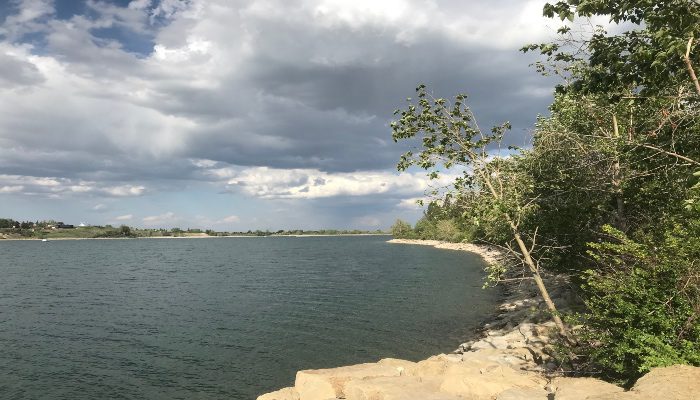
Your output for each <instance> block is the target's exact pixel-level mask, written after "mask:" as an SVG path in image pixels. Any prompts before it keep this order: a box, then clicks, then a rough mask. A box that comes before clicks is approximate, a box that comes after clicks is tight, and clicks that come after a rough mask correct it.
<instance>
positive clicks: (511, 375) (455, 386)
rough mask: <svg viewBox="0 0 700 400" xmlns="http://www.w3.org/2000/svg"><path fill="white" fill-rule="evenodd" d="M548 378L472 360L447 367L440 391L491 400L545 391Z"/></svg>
mask: <svg viewBox="0 0 700 400" xmlns="http://www.w3.org/2000/svg"><path fill="white" fill-rule="evenodd" d="M546 384H547V381H546V379H544V378H543V377H542V376H541V375H539V374H537V373H533V372H526V371H519V370H515V369H513V368H511V367H509V366H507V365H503V364H500V363H496V362H485V361H476V360H475V361H471V362H462V363H452V364H449V365H448V366H447V369H446V370H445V373H444V378H443V381H442V384H441V385H440V390H441V391H443V392H445V393H450V394H454V395H457V396H462V397H463V398H465V399H471V400H482V399H483V400H491V399H493V398H496V397H497V396H498V395H499V394H501V393H502V392H505V391H506V390H509V389H524V390H529V389H543V388H544V387H545V385H546Z"/></svg>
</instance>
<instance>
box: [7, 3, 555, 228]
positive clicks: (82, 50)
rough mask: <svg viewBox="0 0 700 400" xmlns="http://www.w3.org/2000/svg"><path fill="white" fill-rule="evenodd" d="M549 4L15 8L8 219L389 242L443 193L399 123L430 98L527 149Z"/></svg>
mask: <svg viewBox="0 0 700 400" xmlns="http://www.w3.org/2000/svg"><path fill="white" fill-rule="evenodd" d="M543 4H544V1H539V0H536V1H526V0H497V1H488V2H487V1H471V0H470V1H466V0H381V1H379V0H248V1H243V0H241V1H238V0H133V1H130V0H110V1H107V0H85V1H83V0H4V1H1V2H0V217H9V218H15V219H20V220H25V219H28V220H37V219H39V220H40V219H56V220H61V221H64V222H66V223H75V224H77V223H79V222H86V223H90V224H108V223H111V224H122V223H124V224H128V225H132V226H145V227H173V226H177V227H181V228H187V227H201V228H214V229H218V230H247V229H263V230H264V229H271V230H276V229H287V228H297V227H298V228H304V229H315V228H362V229H376V228H386V227H388V226H389V225H390V224H391V223H392V222H393V220H394V219H396V218H397V217H401V218H404V219H408V220H411V221H415V220H416V219H417V217H418V216H419V215H420V210H419V209H418V208H417V207H416V206H415V204H414V199H415V198H419V197H421V196H422V195H423V193H424V191H425V190H426V188H427V187H428V186H427V185H428V183H427V182H426V180H425V178H424V175H423V174H422V173H421V172H420V171H415V172H411V173H404V174H401V175H399V174H398V173H397V172H395V164H396V161H397V159H398V157H399V155H400V154H401V153H402V152H403V151H404V150H405V149H406V148H405V147H403V146H402V145H401V144H395V143H393V141H392V140H391V131H390V129H389V126H388V125H389V122H390V121H391V118H392V112H393V110H394V109H395V108H397V107H399V106H402V105H403V103H404V99H405V98H406V97H408V96H411V95H412V93H413V89H414V88H415V86H416V85H417V84H419V83H425V84H427V85H428V86H429V87H430V88H431V89H432V90H433V91H434V92H435V93H436V95H439V96H442V97H448V96H451V95H454V94H456V93H459V92H466V93H468V94H469V95H470V99H471V105H472V107H473V108H474V110H475V112H476V114H477V117H478V118H479V121H480V124H481V125H490V124H494V123H499V122H502V121H505V120H509V121H511V122H512V123H513V125H514V131H513V138H512V139H511V140H512V141H514V142H516V143H518V144H524V143H527V140H528V139H527V138H528V135H529V131H530V129H531V127H532V124H533V121H534V119H535V117H536V116H537V114H543V113H546V110H547V105H548V104H549V102H550V100H551V95H550V93H551V82H548V81H547V80H545V79H543V78H542V77H540V76H538V75H537V73H536V72H535V71H534V70H533V69H532V68H530V67H529V66H528V65H529V64H530V63H531V62H533V59H532V58H530V57H528V56H526V55H523V54H521V53H519V52H518V51H517V49H518V48H520V47H521V46H522V45H524V44H526V43H529V42H535V41H543V40H547V39H548V38H551V37H552V36H553V35H554V31H555V29H556V27H557V24H556V23H555V22H553V21H550V20H545V19H543V18H541V16H540V15H541V10H542V5H543Z"/></svg>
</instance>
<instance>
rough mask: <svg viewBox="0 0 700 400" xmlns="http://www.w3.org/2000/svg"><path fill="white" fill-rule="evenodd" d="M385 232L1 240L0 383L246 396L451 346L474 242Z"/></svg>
mask: <svg viewBox="0 0 700 400" xmlns="http://www.w3.org/2000/svg"><path fill="white" fill-rule="evenodd" d="M386 239H387V238H386V237H377V236H374V237H371V236H369V237H305V238H274V237H268V238H217V239H143V240H75V241H50V242H38V241H12V242H10V241H8V242H0V346H1V349H0V371H1V372H0V398H3V399H5V398H7V399H9V398H12V399H254V398H255V396H256V395H258V394H260V393H261V392H265V391H269V390H273V389H277V388H279V387H282V386H287V385H290V384H292V383H293V380H294V373H295V371H296V370H298V369H308V368H324V367H333V366H338V365H343V364H350V363H358V362H368V361H376V360H377V359H379V358H381V357H389V356H391V357H397V358H407V359H416V360H417V359H419V358H423V357H426V356H428V355H431V354H436V353H439V352H446V351H451V350H452V349H454V348H456V346H457V345H458V344H459V341H460V339H461V338H463V337H464V336H465V335H467V334H468V333H469V332H470V331H471V330H473V329H474V328H475V327H476V326H477V325H478V324H479V322H480V321H481V320H482V318H484V317H485V316H486V315H487V314H488V313H490V312H491V311H492V310H493V306H494V304H495V297H496V294H495V293H494V292H491V291H484V290H481V289H480V287H481V283H482V271H481V266H482V264H481V261H480V260H479V259H478V258H477V257H476V256H474V255H471V254H468V253H463V252H455V251H448V250H437V249H434V248H431V247H425V246H410V245H394V244H387V243H385V240H386Z"/></svg>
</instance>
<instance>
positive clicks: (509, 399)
mask: <svg viewBox="0 0 700 400" xmlns="http://www.w3.org/2000/svg"><path fill="white" fill-rule="evenodd" d="M548 395H549V392H547V391H546V390H544V389H543V388H527V389H521V388H514V389H508V390H505V391H503V392H501V393H499V394H498V397H496V400H548V399H549V397H547V396H548Z"/></svg>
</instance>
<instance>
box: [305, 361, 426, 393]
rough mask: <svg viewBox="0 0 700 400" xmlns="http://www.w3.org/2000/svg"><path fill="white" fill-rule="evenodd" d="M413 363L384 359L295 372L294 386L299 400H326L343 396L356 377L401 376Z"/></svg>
mask: <svg viewBox="0 0 700 400" xmlns="http://www.w3.org/2000/svg"><path fill="white" fill-rule="evenodd" d="M413 365H415V363H413V362H411V361H404V360H396V359H384V360H381V361H379V362H377V363H367V364H357V365H350V366H346V367H339V368H329V369H312V370H305V371H299V372H297V376H296V381H295V383H294V388H295V389H296V391H297V393H299V398H300V400H327V399H335V398H344V397H345V386H346V385H347V383H348V382H350V381H353V380H356V379H364V378H377V377H391V376H401V375H403V374H404V371H405V370H406V369H409V368H411V367H412V366H413Z"/></svg>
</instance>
